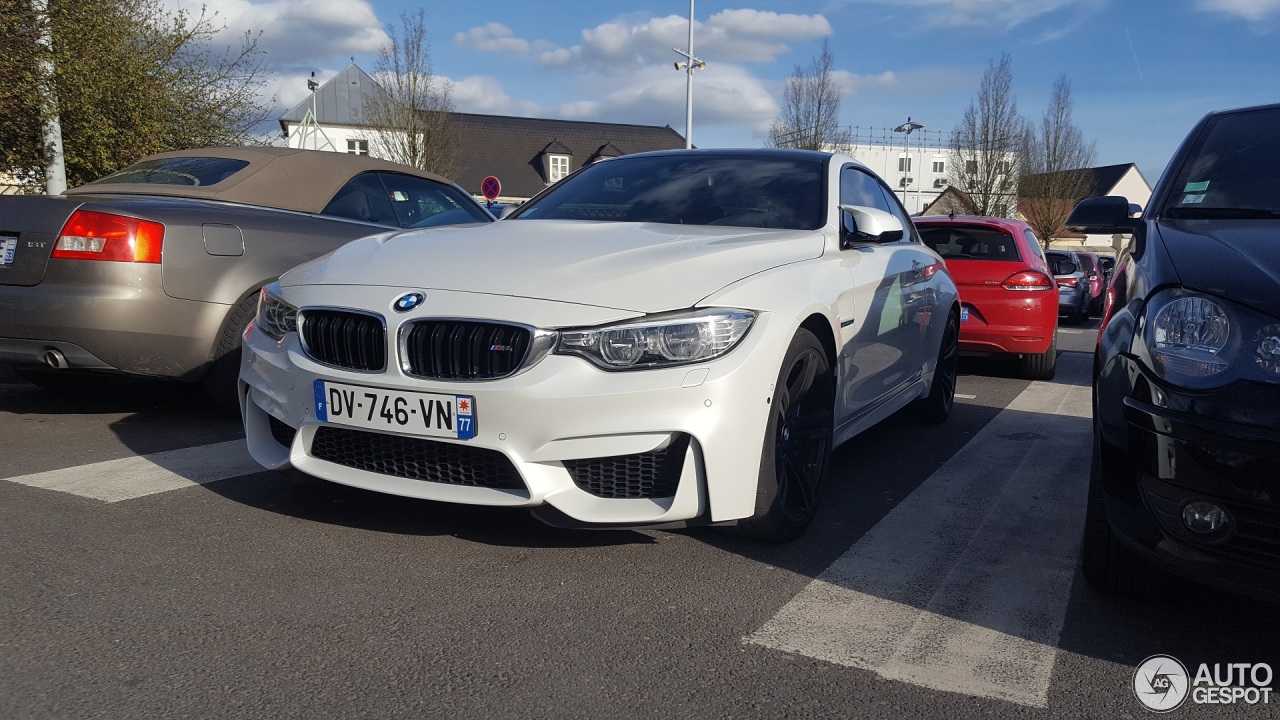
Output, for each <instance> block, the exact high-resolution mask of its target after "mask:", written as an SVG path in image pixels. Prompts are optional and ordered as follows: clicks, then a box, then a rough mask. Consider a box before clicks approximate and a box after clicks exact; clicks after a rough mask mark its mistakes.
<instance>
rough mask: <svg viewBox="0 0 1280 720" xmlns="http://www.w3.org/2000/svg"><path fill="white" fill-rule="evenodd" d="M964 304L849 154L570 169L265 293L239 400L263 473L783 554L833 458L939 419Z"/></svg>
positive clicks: (315, 264)
mask: <svg viewBox="0 0 1280 720" xmlns="http://www.w3.org/2000/svg"><path fill="white" fill-rule="evenodd" d="M959 322H960V307H959V304H958V301H957V295H956V287H955V285H954V283H953V282H952V280H951V277H950V276H949V275H948V273H947V270H946V268H945V266H944V265H943V262H942V259H941V258H940V257H939V256H938V255H937V254H935V253H934V252H933V251H932V250H931V249H929V247H927V246H926V245H924V244H923V243H922V242H921V241H920V238H919V237H918V236H917V234H916V230H915V226H914V225H913V224H912V223H911V221H910V220H909V219H908V217H907V215H906V213H905V212H904V211H903V209H902V207H901V206H900V205H899V204H898V202H897V201H896V200H895V199H894V196H893V193H892V192H891V191H890V190H889V188H888V187H887V186H886V185H885V184H884V183H883V182H882V181H881V180H880V178H878V177H877V176H876V175H875V174H874V173H872V172H871V171H869V170H868V169H867V168H865V167H863V166H862V165H860V164H858V163H857V162H855V161H854V160H853V159H852V158H849V157H845V156H842V155H831V154H826V153H818V152H805V151H786V150H693V151H672V152H662V153H646V154H638V155H628V156H623V157H620V158H615V159H610V160H604V161H601V162H597V163H594V164H591V165H588V166H586V167H584V168H583V169H581V170H579V171H578V172H576V173H575V174H573V175H571V176H570V177H568V178H566V179H564V180H562V181H561V182H559V183H558V184H556V185H554V186H552V187H551V188H549V189H548V190H546V191H544V192H543V193H542V194H540V195H539V196H538V197H536V198H534V199H533V200H532V201H530V202H528V203H526V204H525V205H523V206H521V207H520V208H519V209H518V210H517V211H516V212H515V213H514V214H512V215H511V216H510V218H509V219H506V220H503V221H502V222H500V223H495V224H492V225H488V226H485V227H479V228H474V229H469V230H456V229H450V228H440V229H431V230H411V231H404V232H388V233H384V234H381V235H377V236H373V237H368V238H364V239H361V240H357V241H355V242H352V243H349V244H347V245H344V246H343V247H342V248H339V249H338V250H336V251H335V252H333V253H332V254H330V255H328V256H326V257H324V258H320V259H318V260H315V261H312V262H310V263H307V264H305V265H302V266H300V267H297V268H295V269H293V270H291V271H289V272H288V273H285V274H284V275H283V276H282V277H281V278H280V281H279V282H278V283H273V284H271V285H268V286H267V287H265V288H263V290H262V294H261V300H260V301H259V303H258V311H257V317H256V318H255V320H254V321H253V324H252V326H251V327H250V328H249V329H248V330H247V331H246V333H245V339H244V346H245V351H244V353H243V360H242V365H241V370H240V378H241V385H240V392H241V402H242V406H243V413H244V424H245V432H246V434H247V438H248V447H249V452H250V453H251V454H252V455H253V457H254V458H256V459H257V460H258V461H259V462H260V463H262V464H263V465H264V466H266V467H269V468H288V467H293V468H296V469H298V470H300V471H302V472H304V473H308V474H310V475H313V476H316V477H319V478H323V479H325V480H330V481H333V482H338V483H344V484H347V485H352V486H356V487H361V488H367V489H370V490H376V491H380V492H385V493H392V494H396V495H403V496H409V497H417V498H426V499H432V500H441V501H447V502H456V503H471V504H477V505H494V506H516V507H528V508H531V509H532V510H533V512H534V514H535V515H536V516H537V517H539V518H540V519H543V520H545V521H547V522H549V523H552V524H556V525H562V526H570V527H574V526H590V527H642V526H649V527H655V526H666V527H671V526H685V525H692V524H736V525H737V526H738V527H739V528H740V529H741V530H742V531H743V532H745V533H747V534H750V535H753V536H756V537H761V538H765V539H773V540H785V539H788V538H792V537H795V536H797V535H799V534H800V533H801V532H802V531H803V530H804V529H805V528H806V527H807V526H808V524H809V523H810V521H811V520H812V519H813V517H814V513H815V512H816V510H817V508H818V502H819V497H820V494H821V490H822V484H823V476H824V474H825V472H826V468H827V464H828V459H829V458H830V455H831V450H832V448H833V447H834V446H835V445H838V444H840V443H842V442H844V441H845V440H848V439H849V438H851V437H853V436H854V435H856V434H858V433H859V432H862V431H863V430H866V429H867V428H869V427H871V426H872V425H874V424H875V423H878V422H880V421H881V420H883V419H885V418H887V417H888V416H890V415H892V414H894V413H896V412H898V411H899V410H903V409H904V408H908V407H910V411H911V412H913V413H914V414H916V415H917V416H918V417H919V418H920V419H922V420H925V421H932V422H940V421H942V420H944V419H945V418H946V417H947V415H948V414H949V413H950V411H951V407H952V403H953V398H954V393H955V382H956V367H957V366H956V357H957V339H958V328H959Z"/></svg>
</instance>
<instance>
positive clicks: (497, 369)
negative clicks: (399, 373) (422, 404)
mask: <svg viewBox="0 0 1280 720" xmlns="http://www.w3.org/2000/svg"><path fill="white" fill-rule="evenodd" d="M405 332H406V335H405V360H406V365H407V367H406V368H405V372H407V373H408V374H409V375H413V376H415V377H424V378H433V379H441V380H495V379H497V378H503V377H506V376H508V375H511V374H512V373H514V372H515V371H516V370H519V369H520V367H521V365H522V364H523V363H524V360H525V357H526V356H527V355H528V353H529V347H530V345H531V344H532V335H533V333H532V332H530V331H529V330H528V329H526V328H523V327H518V326H515V325H507V324H504V323H493V322H484V321H478V320H421V321H417V322H414V323H412V324H411V325H410V326H409V328H408V329H407V330H406V331H405ZM495 348H496V349H495Z"/></svg>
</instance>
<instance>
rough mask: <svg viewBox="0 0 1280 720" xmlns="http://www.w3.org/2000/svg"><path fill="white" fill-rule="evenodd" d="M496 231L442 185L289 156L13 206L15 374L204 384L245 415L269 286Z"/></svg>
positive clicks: (6, 242)
mask: <svg viewBox="0 0 1280 720" xmlns="http://www.w3.org/2000/svg"><path fill="white" fill-rule="evenodd" d="M489 222H493V217H492V216H491V215H490V214H489V213H488V212H487V211H486V210H485V209H484V208H483V207H481V206H480V205H479V204H478V203H477V202H475V200H473V199H472V197H471V196H470V195H469V194H467V193H466V191H464V190H462V189H461V188H459V187H457V186H456V185H453V184H452V183H450V182H449V181H448V180H446V179H444V178H442V177H439V176H436V175H432V174H430V173H424V172H421V171H418V170H415V169H413V168H409V167H405V166H403V165H397V164H395V163H390V162H386V161H382V160H374V159H371V158H368V157H360V156H356V155H347V154H345V153H334V152H316V151H314V150H296V149H289V148H265V147H264V148H205V149H201V150H184V151H179V152H169V153H163V154H160V155H153V156H150V157H147V158H144V159H143V160H141V161H139V162H138V163H135V164H134V165H130V166H129V167H127V168H125V169H123V170H121V171H119V172H116V173H114V174H112V175H109V176H107V177H104V178H102V179H100V180H97V181H95V182H92V183H89V184H87V185H83V186H81V187H77V188H72V189H70V190H68V191H67V192H66V194H65V195H63V196H59V197H4V198H0V365H2V366H6V367H8V368H10V369H13V370H16V371H17V372H18V373H19V374H21V375H22V376H23V377H25V378H27V379H28V380H31V381H33V382H35V383H37V384H40V385H43V386H46V387H65V386H75V385H77V384H78V381H82V380H83V379H84V377H85V375H86V374H88V373H103V372H108V373H125V374H131V375H142V376H151V377H162V378H175V379H179V380H185V381H193V382H194V381H202V382H203V383H204V385H205V388H206V389H207V390H208V391H209V393H210V394H211V396H212V397H213V398H214V399H215V400H216V401H219V402H220V404H222V405H224V406H226V407H228V408H229V409H230V408H234V407H237V404H236V396H235V381H236V375H237V373H238V371H239V352H238V350H239V346H240V334H241V332H242V331H243V330H244V327H245V324H246V323H248V321H249V319H250V318H252V317H253V312H254V309H255V307H256V304H257V298H258V290H259V289H260V288H261V287H262V286H263V285H265V284H267V283H269V282H271V281H273V280H275V279H276V278H277V277H278V276H279V275H280V273H283V272H284V271H285V270H288V269H289V268H291V267H293V266H294V265H297V264H298V263H300V262H303V261H305V260H309V259H311V258H315V257H318V256H320V255H323V254H325V253H327V252H329V251H330V250H333V249H334V248H336V247H338V246H339V245H341V244H343V243H345V242H347V241H349V240H354V239H356V238H359V237H363V236H365V235H369V234H371V233H376V232H380V231H384V230H386V229H387V228H388V227H392V228H411V227H434V226H439V225H453V224H475V223H489Z"/></svg>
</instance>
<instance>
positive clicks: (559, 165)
mask: <svg viewBox="0 0 1280 720" xmlns="http://www.w3.org/2000/svg"><path fill="white" fill-rule="evenodd" d="M550 159H551V165H550V167H551V171H550V174H549V177H548V178H547V180H549V181H551V182H559V181H560V180H562V179H563V178H564V177H565V176H566V175H568V174H569V156H568V155H552V156H551V158H550Z"/></svg>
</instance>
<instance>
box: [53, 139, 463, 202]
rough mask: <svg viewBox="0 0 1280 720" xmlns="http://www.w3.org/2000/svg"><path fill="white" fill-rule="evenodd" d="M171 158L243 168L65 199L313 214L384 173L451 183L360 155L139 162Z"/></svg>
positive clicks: (250, 151) (223, 154)
mask: <svg viewBox="0 0 1280 720" xmlns="http://www.w3.org/2000/svg"><path fill="white" fill-rule="evenodd" d="M173 157H213V158H230V159H232V160H244V161H247V162H248V163H249V165H248V166H246V167H244V168H243V169H241V170H238V171H237V172H235V173H233V174H232V175H231V176H230V177H228V178H226V179H225V180H222V181H221V182H217V183H214V184H213V185H204V186H191V185H161V184H150V183H102V182H94V183H89V184H87V185H81V186H79V187H75V188H71V189H69V190H67V191H66V194H67V195H86V194H95V195H96V194H104V193H123V194H128V195H170V196H175V197H189V198H202V199H210V200H226V201H228V202H237V203H245V204H248V205H262V206H264V207H272V208H280V209H282V210H297V211H299V212H307V213H318V212H320V211H321V210H323V209H324V206H325V205H327V204H328V203H329V200H330V199H331V198H332V197H333V196H334V194H335V193H337V192H338V190H339V189H340V188H341V187H342V186H343V185H345V184H346V182H347V181H348V180H350V179H351V178H352V176H354V175H358V174H360V173H362V172H369V171H370V170H384V171H390V172H398V173H403V174H405V175H415V176H417V177H423V178H428V179H430V180H435V181H436V182H440V183H444V184H445V185H452V184H453V183H452V182H451V181H449V180H448V179H446V178H443V177H441V176H439V175H436V174H434V173H429V172H426V171H424V170H418V169H416V168H412V167H409V166H408V165H400V164H398V163H393V162H388V161H386V160H378V159H376V158H371V157H367V156H364V155H352V154H349V153H340V152H329V151H327V150H300V149H297V148H279V147H215V148H199V149H196V150H175V151H172V152H164V153H158V154H156V155H148V156H147V157H145V158H142V160H139V162H143V161H146V160H155V159H159V158H173Z"/></svg>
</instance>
